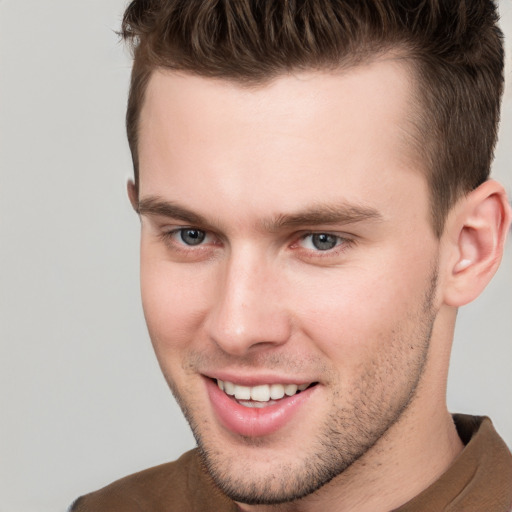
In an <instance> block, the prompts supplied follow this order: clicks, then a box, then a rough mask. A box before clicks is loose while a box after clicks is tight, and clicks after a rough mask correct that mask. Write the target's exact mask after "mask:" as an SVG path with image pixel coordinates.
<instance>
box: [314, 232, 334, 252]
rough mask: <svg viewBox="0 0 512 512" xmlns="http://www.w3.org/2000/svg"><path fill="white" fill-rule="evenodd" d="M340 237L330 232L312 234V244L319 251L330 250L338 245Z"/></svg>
mask: <svg viewBox="0 0 512 512" xmlns="http://www.w3.org/2000/svg"><path fill="white" fill-rule="evenodd" d="M338 240H339V237H337V236H334V235H329V234H328V233H318V234H316V235H311V244H312V245H313V247H314V248H315V249H318V250H319V251H328V250H330V249H334V248H335V247H336V246H337V245H338Z"/></svg>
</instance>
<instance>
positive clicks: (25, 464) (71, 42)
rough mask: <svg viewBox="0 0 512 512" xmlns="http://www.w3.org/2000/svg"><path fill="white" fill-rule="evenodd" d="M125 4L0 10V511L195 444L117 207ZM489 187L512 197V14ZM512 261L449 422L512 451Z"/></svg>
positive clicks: (131, 227)
mask: <svg viewBox="0 0 512 512" xmlns="http://www.w3.org/2000/svg"><path fill="white" fill-rule="evenodd" d="M124 6H125V1H124V0H48V1H46V2H42V1H40V0H23V1H21V0H3V1H1V0H0V230H1V231H0V314H1V317H0V512H46V511H48V512H50V511H58V510H65V508H66V507H67V505H68V504H69V503H70V502H71V501H72V500H73V499H74V498H75V497H76V496H78V495H79V494H81V493H83V492H86V491H89V490H92V489H95V488H98V487H100V486H102V485H104V484H106V483H108V482H110V481H112V480H114V479H116V478H118V477H120V476H124V475H126V474H128V473H131V472H134V471H137V470H140V469H143V468H145V467H148V466H151V465H155V464H158V463H161V462H165V461H167V460H171V459H173V458H175V457H177V456H178V455H179V454H180V453H181V452H183V451H184V450H186V449H188V448H190V447H191V446H192V445H193V439H192V436H191V435H190V433H189V431H188V427H187V426H186V424H185V421H184V420H183V419H182V417H181V413H180V412H179V410H178V408H177V406H176V405H175V403H174V401H173V400H172V398H171V395H170V393H169V391H168V390H167V387H166V385H165V383H164V380H163V377H161V375H160V372H159V369H158V366H157V363H156V360H155V358H154V356H153V353H152V350H151V347H150V343H149V340H148V336H147V334H146V330H145V326H144V321H143V316H142V311H141V306H140V301H139V286H138V221H137V218H136V216H135V215H134V214H133V213H132V212H131V210H130V207H129V204H128V201H127V199H126V195H125V183H126V180H127V179H128V177H129V176H130V174H131V163H130V157H129V153H128V148H127V144H126V142H125V134H124V124H123V123H124V107H125V101H126V92H127V86H128V78H129V69H130V60H129V56H128V55H127V53H126V52H125V50H123V48H122V47H121V45H120V44H118V41H117V36H116V35H115V34H114V32H113V30H114V29H117V28H119V22H120V18H121V14H122V12H123V8H124ZM501 10H502V18H503V22H502V26H503V28H504V30H505V31H506V32H507V34H508V43H507V44H508V57H507V58H508V63H507V65H508V68H507V79H508V89H507V93H506V98H505V103H504V115H503V122H502V127H501V135H500V139H501V141H500V146H499V150H498V153H497V158H496V164H495V168H494V175H495V177H497V178H499V179H500V180H501V181H502V182H503V183H505V185H506V187H507V189H508V190H509V192H510V191H511V190H512V173H511V169H510V165H511V162H512V90H511V89H512V84H511V82H512V72H511V68H512V65H511V64H512V62H511V54H512V49H511V41H512V5H511V3H510V1H509V0H505V1H502V2H501ZM511 319H512V247H511V243H510V242H509V243H508V244H507V253H506V257H505V261H504V262H503V265H502V268H501V270H500V272H499V275H498V276H497V278H496V279H495V280H494V281H493V283H492V284H491V286H489V288H488V289H487V290H486V292H485V293H484V294H483V295H482V296H481V297H480V298H479V299H478V300H477V301H476V302H475V303H474V304H471V305H469V306H467V307H466V308H464V309H463V310H461V312H460V321H459V326H458V330H457V335H456V342H455V347H454V356H453V366H452V369H451V374H450V382H449V404H450V408H451V409H452V410H454V411H464V412H469V413H477V414H488V415H490V416H491V417H492V418H493V419H494V422H495V424H496V426H497V428H498V430H499V431H500V433H501V434H502V435H503V437H504V438H505V439H506V441H507V442H508V443H509V444H512V408H511V407H510V391H511V390H512V372H511V371H510V367H511V363H512V347H511V343H510V342H511V333H512V320H511Z"/></svg>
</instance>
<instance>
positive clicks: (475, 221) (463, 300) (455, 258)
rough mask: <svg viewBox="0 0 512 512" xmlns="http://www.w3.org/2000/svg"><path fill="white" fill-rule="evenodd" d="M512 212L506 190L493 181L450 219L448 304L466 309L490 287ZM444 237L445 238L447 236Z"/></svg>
mask: <svg viewBox="0 0 512 512" xmlns="http://www.w3.org/2000/svg"><path fill="white" fill-rule="evenodd" d="M510 220H511V208H510V205H509V204H508V201H507V196H506V193H505V190H504V189H503V187H502V186H501V185H500V184H499V183H497V182H496V181H494V180H489V181H486V182H485V183H483V184H482V185H480V186H479V187H478V188H477V189H475V190H473V191H472V192H471V193H470V194H469V195H467V196H466V197H464V198H463V199H461V200H460V201H459V202H458V203H457V205H456V206H455V207H454V211H453V212H451V214H450V215H449V216H448V218H447V225H446V226H445V232H444V235H446V237H447V243H448V254H449V256H448V258H447V261H448V267H447V269H446V270H447V272H446V274H445V276H446V278H447V280H446V286H445V287H444V302H445V303H446V304H447V305H449V306H454V307H458V306H462V305H464V304H467V303H468V302H471V301H472V300H474V299H475V298H476V297H478V295H479V294H480V293H481V292H482V291H483V289H484V288H485V287H486V286H487V284H488V283H489V281H490V280H491V278H492V277H493V275H494V274H495V272H496V270H497V269H498V267H499V264H500V262H501V257H502V255H503V247H504V244H505V239H506V237H507V232H508V229H509V226H510ZM444 235H443V236H444Z"/></svg>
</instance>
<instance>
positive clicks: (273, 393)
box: [270, 384, 284, 400]
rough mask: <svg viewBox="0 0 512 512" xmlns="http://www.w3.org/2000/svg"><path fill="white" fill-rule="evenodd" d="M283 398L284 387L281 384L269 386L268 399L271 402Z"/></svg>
mask: <svg viewBox="0 0 512 512" xmlns="http://www.w3.org/2000/svg"><path fill="white" fill-rule="evenodd" d="M283 396H284V386H283V385H282V384H272V386H270V398H272V400H279V399H280V398H283Z"/></svg>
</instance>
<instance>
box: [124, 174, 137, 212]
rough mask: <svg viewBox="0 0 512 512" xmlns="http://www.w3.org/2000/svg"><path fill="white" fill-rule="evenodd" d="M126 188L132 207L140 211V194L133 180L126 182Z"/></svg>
mask: <svg viewBox="0 0 512 512" xmlns="http://www.w3.org/2000/svg"><path fill="white" fill-rule="evenodd" d="M126 190H127V192H128V199H129V200H130V203H131V205H132V208H133V209H134V210H135V211H136V212H138V211H139V194H138V191H137V186H136V185H135V182H134V181H133V180H128V182H127V183H126Z"/></svg>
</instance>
